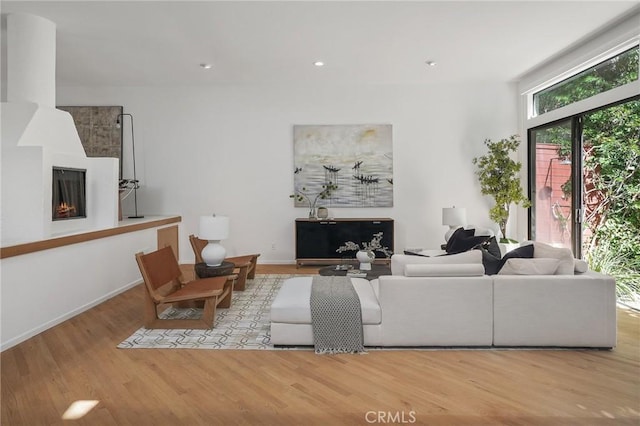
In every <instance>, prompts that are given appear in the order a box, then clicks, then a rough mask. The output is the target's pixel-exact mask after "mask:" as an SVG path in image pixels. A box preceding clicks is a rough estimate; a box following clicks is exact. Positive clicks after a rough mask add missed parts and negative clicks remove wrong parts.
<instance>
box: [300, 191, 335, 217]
mask: <svg viewBox="0 0 640 426" xmlns="http://www.w3.org/2000/svg"><path fill="white" fill-rule="evenodd" d="M337 189H338V185H335V184H333V183H332V182H327V183H326V184H324V185H322V191H320V192H318V193H317V194H315V193H312V192H309V191H308V190H307V188H306V187H304V186H303V187H302V189H296V190H295V191H294V193H293V194H291V195H289V198H293V199H295V200H296V203H297V202H303V201H305V200H306V201H307V203H308V204H309V219H315V218H316V203H317V202H318V199H321V200H326V199H327V198H330V197H331V193H332V192H333V191H335V190H337ZM312 198H313V201H311V199H312ZM321 208H323V209H325V210H326V208H325V207H321ZM327 216H328V214H327ZM325 217H326V216H325Z"/></svg>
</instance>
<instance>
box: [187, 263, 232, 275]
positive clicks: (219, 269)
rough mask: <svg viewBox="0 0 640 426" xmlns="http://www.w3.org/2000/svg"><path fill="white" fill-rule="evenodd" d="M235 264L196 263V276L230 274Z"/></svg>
mask: <svg viewBox="0 0 640 426" xmlns="http://www.w3.org/2000/svg"><path fill="white" fill-rule="evenodd" d="M235 267H236V265H235V264H233V263H231V262H222V263H221V264H220V265H218V266H208V265H207V264H206V263H204V262H202V263H196V266H195V270H196V276H197V277H198V278H211V277H220V276H222V275H232V274H233V270H234V269H235Z"/></svg>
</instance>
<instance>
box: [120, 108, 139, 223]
mask: <svg viewBox="0 0 640 426" xmlns="http://www.w3.org/2000/svg"><path fill="white" fill-rule="evenodd" d="M120 117H129V119H130V120H131V154H132V156H133V180H131V179H122V180H120V189H122V185H123V181H125V182H126V185H130V186H132V187H133V205H134V208H135V210H134V211H135V213H134V215H133V216H129V219H142V218H143V217H144V216H141V215H139V214H138V188H139V187H140V185H139V182H138V178H137V177H136V143H135V138H134V136H133V115H131V114H118V117H117V118H116V128H118V129H119V128H120Z"/></svg>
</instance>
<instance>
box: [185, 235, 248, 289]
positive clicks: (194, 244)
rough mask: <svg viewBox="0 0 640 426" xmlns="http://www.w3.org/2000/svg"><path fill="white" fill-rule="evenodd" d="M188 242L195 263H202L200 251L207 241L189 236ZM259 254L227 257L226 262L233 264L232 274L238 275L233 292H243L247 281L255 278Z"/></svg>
mask: <svg viewBox="0 0 640 426" xmlns="http://www.w3.org/2000/svg"><path fill="white" fill-rule="evenodd" d="M189 242H190V243H191V248H192V249H193V254H194V255H195V257H196V263H202V262H204V260H202V249H203V248H204V247H205V246H206V245H207V244H208V243H209V241H207V240H203V239H200V238H198V237H196V236H195V235H193V234H191V235H189ZM259 256H260V254H259V253H258V254H249V255H246V256H235V257H227V258H225V259H224V260H225V261H226V262H231V263H233V264H234V265H235V266H236V267H235V269H234V273H235V274H237V275H238V279H237V281H236V284H235V286H234V290H237V291H244V289H245V287H246V283H247V279H250V280H252V279H253V278H255V276H256V265H257V263H258V257H259Z"/></svg>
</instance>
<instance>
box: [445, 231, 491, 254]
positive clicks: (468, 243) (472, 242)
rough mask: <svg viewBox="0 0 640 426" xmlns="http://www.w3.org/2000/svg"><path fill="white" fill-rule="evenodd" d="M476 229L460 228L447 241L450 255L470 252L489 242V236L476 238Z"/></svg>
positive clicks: (447, 250) (447, 249)
mask: <svg viewBox="0 0 640 426" xmlns="http://www.w3.org/2000/svg"><path fill="white" fill-rule="evenodd" d="M475 232H476V230H475V229H464V228H458V229H456V230H455V232H454V233H453V234H452V235H451V238H449V241H447V247H446V252H447V253H448V254H457V253H463V252H465V251H469V250H471V249H472V248H474V247H475V246H477V245H478V244H482V243H484V242H486V241H487V240H489V238H490V237H489V236H487V235H482V236H477V237H476V236H474V234H475Z"/></svg>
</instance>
